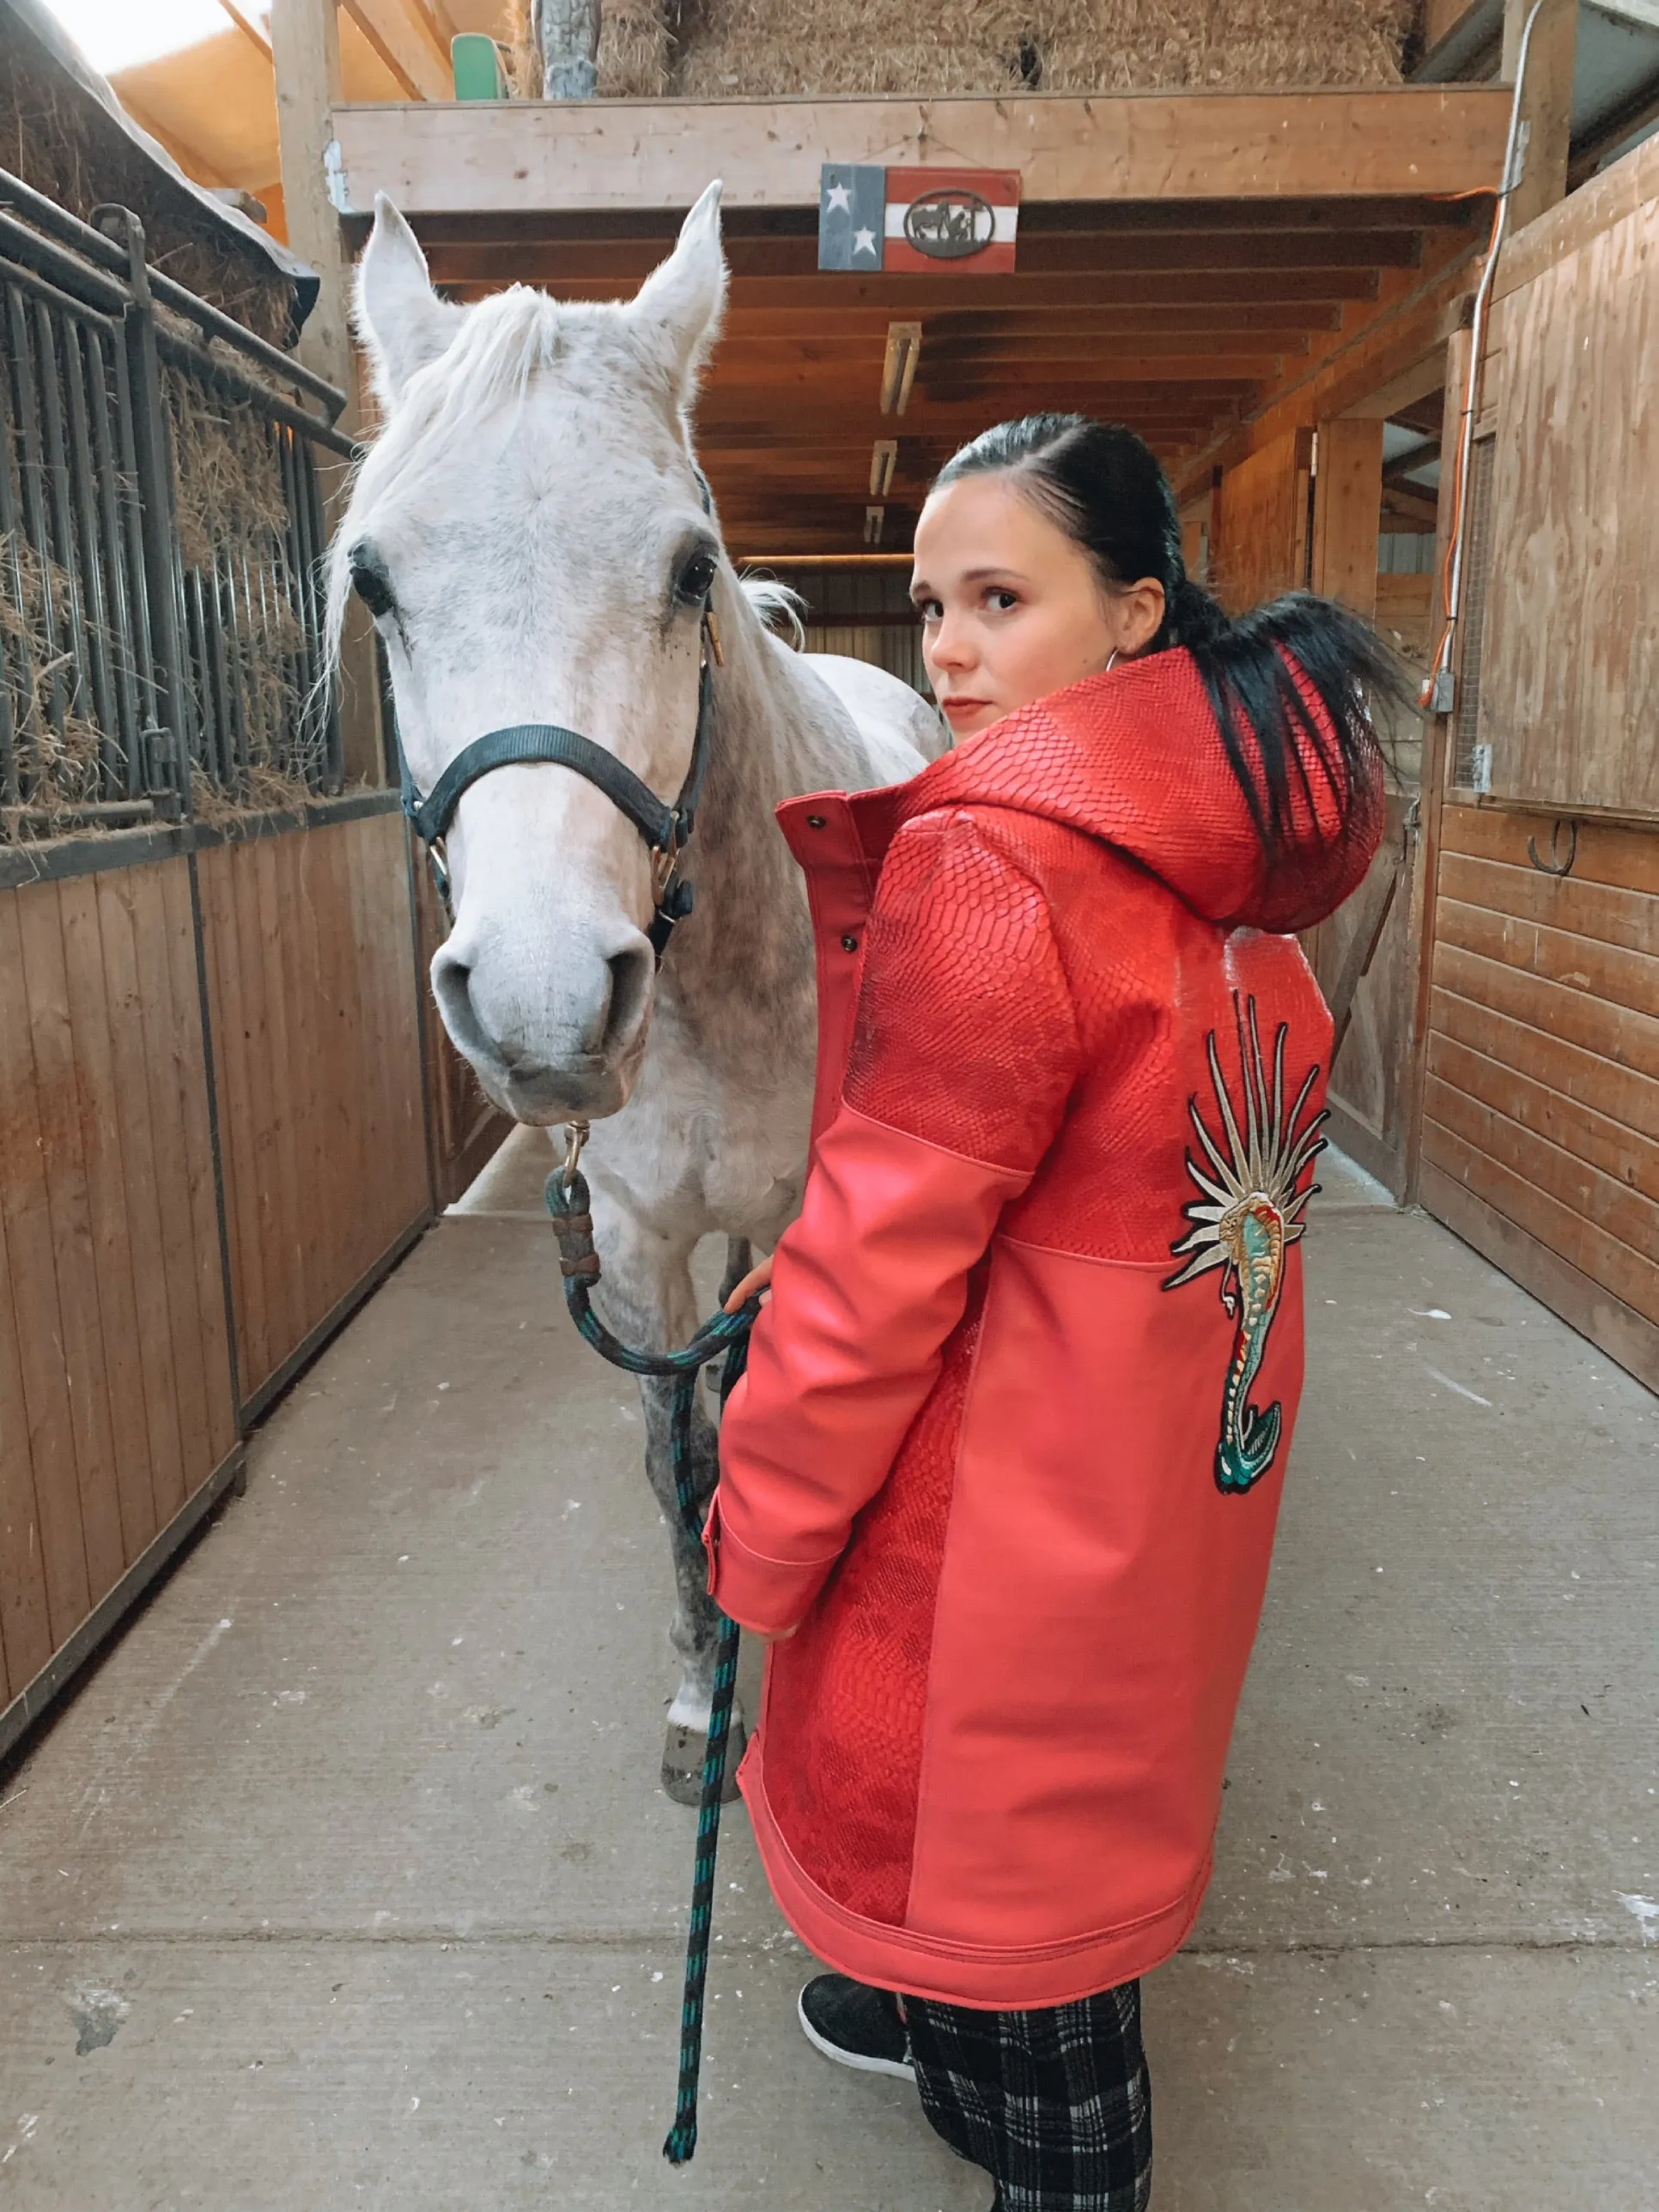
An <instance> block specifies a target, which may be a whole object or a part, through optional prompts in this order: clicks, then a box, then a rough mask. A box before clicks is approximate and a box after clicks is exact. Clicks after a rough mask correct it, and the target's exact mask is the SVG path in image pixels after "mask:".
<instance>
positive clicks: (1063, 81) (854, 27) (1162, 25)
mask: <svg viewBox="0 0 1659 2212" xmlns="http://www.w3.org/2000/svg"><path fill="white" fill-rule="evenodd" d="M1413 15H1414V9H1413V5H1412V0H1322V5H1321V6H1320V7H1318V8H1317V9H1310V8H1306V7H1302V6H1297V5H1296V4H1294V0H1026V4H1020V0H943V4H941V5H939V6H935V7H932V8H928V9H921V8H918V7H917V6H916V5H915V0H824V4H819V0H813V4H810V5H809V4H807V0H702V7H701V11H700V18H699V20H698V21H697V22H696V24H695V25H688V26H687V29H686V33H685V36H684V43H683V45H682V46H681V49H680V52H679V53H678V59H677V64H676V67H675V71H674V89H675V90H676V91H678V92H680V93H683V94H685V95H686V96H687V97H690V98H699V99H718V98H720V97H721V96H723V95H724V96H726V97H732V96H738V95H743V96H747V97H750V98H757V97H768V96H775V97H787V96H790V95H811V94H836V93H842V94H881V93H901V94H912V95H922V96H931V97H937V96H939V95H941V94H948V93H1004V92H1010V91H1016V92H1017V91H1020V90H1027V89H1040V90H1042V91H1043V92H1118V91H1126V92H1127V91H1153V90H1193V91H1217V90H1222V89H1225V90H1229V91H1243V90H1285V89H1291V88H1305V87H1310V86H1315V85H1327V84H1328V85H1364V84H1395V83H1397V82H1399V80H1400V64H1401V54H1402V52H1403V50H1404V46H1405V40H1406V38H1407V33H1409V31H1410V29H1411V27H1412V23H1413Z"/></svg>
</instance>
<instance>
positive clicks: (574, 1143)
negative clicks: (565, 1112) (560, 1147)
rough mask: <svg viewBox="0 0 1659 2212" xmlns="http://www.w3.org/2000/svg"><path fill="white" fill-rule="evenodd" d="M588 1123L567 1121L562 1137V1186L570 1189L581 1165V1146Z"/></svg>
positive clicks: (585, 1139)
mask: <svg viewBox="0 0 1659 2212" xmlns="http://www.w3.org/2000/svg"><path fill="white" fill-rule="evenodd" d="M587 1131H588V1124H587V1123H586V1121H568V1122H567V1123H566V1124H565V1138H564V1187H565V1188H566V1189H567V1190H568V1189H570V1188H571V1187H572V1185H573V1184H574V1182H575V1180H576V1170H577V1169H578V1168H579V1167H580V1165H581V1158H582V1146H584V1145H585V1144H586V1142H587Z"/></svg>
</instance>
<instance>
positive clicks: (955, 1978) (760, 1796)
mask: <svg viewBox="0 0 1659 2212" xmlns="http://www.w3.org/2000/svg"><path fill="white" fill-rule="evenodd" d="M763 1737H764V1729H763V1730H762V1735H760V1736H757V1738H756V1740H755V1741H754V1742H753V1743H751V1745H750V1747H749V1752H748V1754H747V1756H746V1757H745V1758H744V1762H743V1765H742V1767H741V1768H740V1769H739V1771H738V1784H739V1785H740V1787H741V1789H742V1791H743V1796H744V1803H745V1804H746V1805H747V1807H748V1808H749V1817H750V1822H751V1824H752V1826H753V1827H754V1832H755V1841H756V1844H757V1846H758V1848H759V1850H760V1855H761V1863H762V1864H763V1867H764V1868H765V1869H766V1878H767V1881H769V1884H770V1885H771V1889H772V1895H773V1897H774V1899H775V1900H776V1903H777V1907H778V1910H779V1911H780V1912H781V1913H782V1915H783V1917H784V1918H785V1920H787V1922H788V1923H789V1926H790V1927H791V1929H793V1931H794V1933H795V1934H796V1935H797V1936H799V1938H800V1940H801V1942H803V1943H805V1946H806V1948H808V1950H810V1951H811V1952H812V1953H814V1954H816V1956H817V1957H818V1958H820V1959H822V1960H823V1962H824V1964H825V1965H826V1966H830V1967H832V1968H833V1969H834V1970H835V1972H837V1973H842V1974H850V1975H851V1976H852V1977H853V1978H854V1980H856V1981H860V1982H866V1983H868V1984H870V1985H871V1986H872V1987H873V1988H876V1989H884V1990H897V1991H898V1992H900V1993H901V1994H902V1995H903V1996H915V1997H926V1998H928V1999H930V2000H931V2001H932V2002H934V2003H937V2004H957V2005H963V2006H965V2007H967V2008H969V2009H970V2010H979V2011H987V2012H1031V2011H1037V2010H1041V2009H1045V2008H1048V2007H1049V2006H1052V2005H1062V2004H1075V2003H1077V2002H1079V2001H1080V2000H1081V1999H1082V1998H1084V1997H1090V1996H1097V1995H1098V1994H1099V1993H1100V1992H1101V1991H1102V1990H1109V1989H1117V1988H1119V1987H1120V1986H1121V1984H1124V1983H1125V1982H1132V1981H1135V1980H1138V1979H1139V1977H1140V1976H1141V1975H1142V1974H1148V1973H1151V1972H1152V1969H1153V1968H1154V1967H1155V1966H1162V1965H1163V1964H1164V1961H1165V1960H1167V1959H1170V1958H1171V1957H1173V1956H1174V1954H1175V1953H1176V1952H1177V1951H1178V1950H1179V1949H1180V1948H1181V1947H1182V1944H1183V1943H1184V1942H1186V1940H1187V1938H1188V1936H1189V1935H1190V1934H1191V1932H1192V1928H1193V1923H1194V1921H1195V1920H1196V1919H1197V1917H1198V1910H1199V1906H1200V1905H1201V1904H1202V1902H1203V1899H1204V1893H1205V1890H1206V1888H1207V1887H1208V1886H1209V1880H1210V1871H1211V1866H1212V1858H1211V1856H1210V1854H1209V1853H1207V1852H1206V1855H1205V1858H1204V1863H1203V1864H1202V1866H1201V1867H1200V1869H1199V1870H1198V1872H1197V1874H1196V1875H1194V1878H1193V1880H1192V1881H1191V1882H1190V1883H1189V1884H1188V1887H1187V1888H1186V1890H1185V1891H1183V1892H1182V1894H1181V1895H1180V1896H1179V1897H1178V1898H1176V1899H1175V1900H1174V1901H1173V1903H1171V1904H1170V1905H1166V1906H1164V1908H1163V1909H1162V1910H1161V1911H1158V1912H1154V1913H1149V1914H1147V1915H1146V1916H1145V1917H1142V1918H1141V1919H1139V1920H1135V1921H1131V1922H1129V1923H1127V1924H1125V1925H1123V1926H1121V1927H1117V1928H1107V1929H1091V1931H1090V1932H1089V1933H1088V1934H1086V1935H1083V1936H1076V1937H1074V1938H1072V1939H1069V1940H1066V1941H1063V1942H1057V1943H1044V1944H1036V1945H1030V1946H1027V1947H1023V1948H1015V1947H1009V1948H1001V1947H997V1946H989V1945H987V1946H981V1945H977V1944H971V1943H962V1942H952V1941H951V1940H950V1939H949V1938H947V1937H945V1936H928V1935H926V1934H924V1933H923V1932H922V1931H921V1930H920V1929H914V1928H896V1927H893V1926H890V1924H889V1923H886V1922H884V1921H878V1920H871V1919H868V1918H866V1917H865V1916H864V1915H862V1914H860V1913H856V1912H849V1911H848V1909H847V1907H846V1906H845V1905H838V1904H837V1903H836V1899H834V1898H833V1897H831V1896H830V1895H829V1893H828V1892H827V1891H825V1890H823V1889H822V1888H820V1887H819V1886H818V1885H817V1883H816V1882H815V1881H812V1880H811V1876H810V1875H807V1874H806V1873H805V1871H804V1870H803V1869H802V1868H801V1866H800V1864H799V1861H798V1860H797V1859H796V1857H795V1856H794V1853H793V1851H792V1850H790V1848H789V1846H788V1844H787V1843H786V1842H785V1841H784V1838H783V1834H782V1832H781V1830H780V1828H779V1826H778V1825H777V1822H776V1820H775V1819H774V1817H773V1814H772V1809H771V1808H770V1806H769V1804H768V1803H767V1802H766V1789H765V1784H764V1781H763V1776H762V1767H761V1752H762V1743H763Z"/></svg>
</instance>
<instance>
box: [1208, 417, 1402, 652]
mask: <svg viewBox="0 0 1659 2212" xmlns="http://www.w3.org/2000/svg"><path fill="white" fill-rule="evenodd" d="M1312 470H1313V432H1312V430H1311V429H1304V430H1287V431H1286V432H1285V435H1284V436H1283V437H1282V438H1275V439H1274V440H1273V441H1272V443H1271V444H1269V445H1266V446H1263V447H1261V450H1260V451H1259V452H1257V453H1252V454H1251V455H1250V456H1249V459H1247V460H1243V461H1240V462H1239V463H1238V464H1237V466H1236V467H1234V468H1231V469H1228V470H1227V471H1225V473H1224V475H1223V476H1222V478H1221V481H1220V483H1218V485H1217V486H1216V488H1215V493H1214V498H1213V501H1212V508H1211V515H1210V589H1211V590H1212V592H1214V593H1215V595H1216V597H1217V598H1218V599H1219V600H1220V601H1221V603H1222V605H1224V606H1225V608H1226V609H1227V611H1228V612H1229V613H1230V614H1243V613H1244V612H1246V611H1248V610H1249V608H1251V607H1254V606H1259V605H1261V601H1262V600H1264V599H1276V598H1277V597H1278V596H1279V592H1288V591H1291V590H1292V589H1294V588H1295V587H1296V586H1299V585H1303V584H1305V583H1306V582H1307V580H1308V533H1309V526H1310V522H1311V520H1312V517H1311V512H1310V508H1311V497H1312V486H1313V477H1312ZM1372 565H1373V567H1375V565H1376V563H1375V560H1373V562H1372Z"/></svg>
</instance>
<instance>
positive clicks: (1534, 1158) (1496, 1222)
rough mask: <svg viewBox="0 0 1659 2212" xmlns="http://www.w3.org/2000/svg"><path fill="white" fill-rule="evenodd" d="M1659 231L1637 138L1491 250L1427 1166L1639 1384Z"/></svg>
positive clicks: (1647, 1378) (1650, 1240)
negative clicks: (1490, 307) (1493, 273)
mask: <svg viewBox="0 0 1659 2212" xmlns="http://www.w3.org/2000/svg"><path fill="white" fill-rule="evenodd" d="M1656 247H1659V144H1650V145H1649V146H1647V147H1644V148H1641V149H1638V151H1637V153H1635V154H1633V155H1627V156H1626V159H1625V160H1624V161H1620V162H1619V163H1617V164H1615V165H1614V167H1613V168H1612V169H1610V170H1608V171H1607V173H1605V174H1604V175H1603V176H1602V177H1601V178H1599V179H1596V181H1595V183H1594V184H1592V185H1588V186H1586V187H1585V188H1584V190H1583V191H1582V192H1579V193H1577V194H1575V195H1574V196H1573V197H1571V198H1570V199H1568V200H1566V201H1565V202H1563V203H1562V204H1560V205H1559V207H1557V208H1555V209H1553V210H1551V212H1550V213H1549V214H1547V215H1546V216H1541V218H1540V219H1539V220H1538V221H1537V222H1534V223H1533V224H1531V225H1529V226H1528V228H1526V229H1525V230H1523V231H1522V232H1521V233H1520V234H1518V235H1517V237H1516V240H1515V243H1514V246H1513V247H1512V248H1511V249H1510V252H1509V253H1507V254H1506V256H1505V258H1504V262H1503V263H1502V264H1500V271H1499V276H1498V283H1497V287H1496V289H1497V292H1498V295H1499V296H1498V305H1497V308H1496V311H1495V314H1494V319H1493V352H1492V357H1491V359H1490V362H1489V366H1488V372H1487V378H1486V386H1485V391H1484V397H1483V400H1482V404H1481V410H1480V419H1479V421H1478V422H1477V453H1478V452H1479V451H1480V441H1482V440H1484V441H1487V448H1486V449H1487V451H1488V453H1489V454H1490V455H1491V465H1490V469H1489V471H1487V475H1486V482H1487V483H1490V486H1491V489H1490V491H1489V492H1487V491H1486V490H1485V489H1483V485H1482V482H1481V480H1480V478H1479V477H1478V478H1477V480H1476V483H1475V487H1474V491H1473V492H1472V495H1471V508H1472V512H1471V532H1472V538H1474V539H1475V540H1476V541H1477V542H1478V541H1479V539H1480V532H1481V530H1482V526H1483V525H1484V526H1486V530H1487V533H1488V534H1487V537H1486V543H1488V544H1490V546H1491V556H1490V561H1489V562H1488V561H1487V560H1486V557H1485V556H1484V555H1483V556H1481V557H1480V558H1479V559H1476V560H1474V561H1472V563H1471V569H1470V577H1471V585H1472V593H1471V598H1470V599H1469V601H1468V604H1467V605H1466V621H1465V626H1464V631H1465V634H1464V638H1463V647H1462V678H1461V680H1460V694H1461V696H1460V708H1459V714H1458V715H1457V717H1456V718H1455V727H1449V728H1448V729H1446V730H1445V731H1444V732H1443V734H1442V737H1441V739H1440V741H1439V746H1438V750H1439V751H1440V753H1441V754H1442V756H1443V757H1444V759H1445V762H1446V763H1447V767H1446V777H1447V781H1448V783H1449V786H1450V788H1449V790H1448V791H1447V792H1446V794H1445V798H1444V803H1443V805H1441V806H1440V808H1439V809H1438V811H1437V821H1436V823H1435V829H1436V836H1435V839H1434V842H1435V847H1436V859H1435V864H1434V868H1433V890H1432V898H1431V908H1430V915H1429V927H1428V932H1427V934H1428V938H1429V940H1430V948H1431V949H1430V953H1429V958H1428V963H1427V973H1426V977H1425V981H1426V985H1427V991H1426V1022H1425V1037H1424V1045H1423V1053H1424V1065H1423V1073H1422V1104H1421V1134H1420V1145H1421V1166H1420V1172H1419V1194H1420V1196H1421V1198H1422V1200H1423V1202H1424V1204H1425V1206H1428V1207H1429V1209H1430V1210H1431V1212H1434V1213H1436V1214H1437V1215H1438V1216H1439V1217H1440V1218H1441V1219H1443V1221H1445V1222H1446V1223H1448V1224H1449V1226H1450V1227H1452V1228H1453V1229H1455V1230H1456V1231H1458V1233H1459V1234H1460V1235H1462V1236H1463V1237H1467V1238H1468V1241H1469V1242H1470V1243H1472V1244H1474V1245H1475V1246H1476V1247H1477V1248H1478V1249H1480V1250H1481V1251H1483V1252H1485V1253H1486V1255H1487V1256H1488V1257H1489V1258H1491V1259H1492V1260H1494V1261H1496V1262H1497V1263H1498V1265H1499V1266H1501V1267H1504V1268H1505V1269H1506V1270H1507V1272H1508V1273H1510V1274H1511V1275H1513V1276H1514V1277H1515V1278H1516V1280H1517V1281H1519V1282H1521V1283H1522V1284H1523V1285H1526V1287H1527V1288H1528V1289H1529V1290H1531V1291H1534V1294H1535V1295H1536V1296H1538V1297H1541V1298H1542V1299H1544V1300H1545V1301H1546V1302H1547V1304H1550V1305H1551V1306H1553V1308H1554V1309H1555V1310H1556V1311H1557V1312H1559V1313H1560V1314H1561V1315H1562V1316H1564V1317H1565V1319H1566V1320H1567V1321H1569V1322H1571V1323H1572V1324H1573V1326H1574V1327H1575V1328H1579V1329H1581V1330H1582V1331H1583V1333H1584V1334H1586V1335H1587V1336H1589V1338H1591V1339H1592V1340H1593V1341H1595V1343H1596V1344H1598V1345H1600V1346H1601V1347H1602V1348H1603V1349H1604V1350H1605V1351H1607V1352H1608V1353H1609V1354H1610V1355H1611V1356H1612V1357H1613V1358H1616V1359H1618V1360H1620V1362H1621V1363H1622V1364H1624V1365H1626V1367H1628V1368H1630V1369H1631V1370H1632V1372H1634V1373H1635V1374H1637V1375H1638V1376H1641V1377H1642V1379H1643V1380H1644V1382H1646V1383H1649V1384H1650V1386H1652V1387H1654V1388H1659V781H1656V775H1659V770H1656V767H1655V762H1656V757H1659V756H1656V751H1655V745H1654V714H1655V708H1656V704H1659V561H1656V554H1659V538H1656V536H1655V530H1656V525H1655V521H1654V517H1655V514H1656V512H1659V500H1656V496H1655V482H1656V471H1659V428H1656V424H1659V410H1656V400H1655V395H1654V380H1653V341H1654V337H1655V334H1656V331H1659V252H1656ZM1483 505H1484V506H1485V507H1486V513H1485V514H1484V515H1483V514H1482V513H1481V512H1480V511H1479V510H1480V507H1481V506H1483ZM1472 677H1474V678H1478V681H1471V680H1470V679H1471V678H1472ZM1477 775H1479V776H1480V779H1481V780H1482V781H1485V782H1486V785H1487V788H1486V789H1485V790H1477V789H1476V788H1474V781H1475V778H1476V776H1477Z"/></svg>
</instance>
